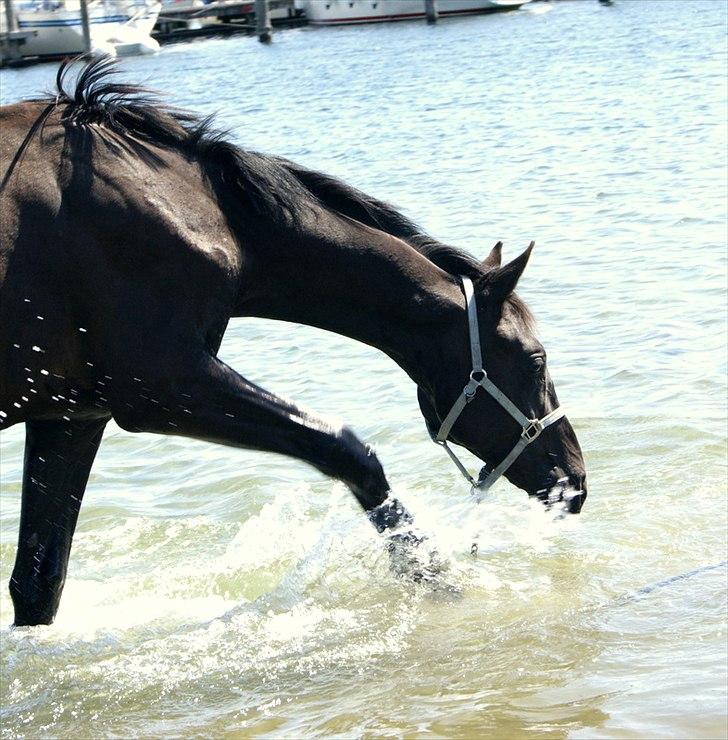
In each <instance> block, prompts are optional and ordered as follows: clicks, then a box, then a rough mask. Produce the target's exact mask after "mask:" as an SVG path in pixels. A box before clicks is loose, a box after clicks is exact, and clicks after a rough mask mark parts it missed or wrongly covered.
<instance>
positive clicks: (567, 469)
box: [418, 242, 586, 513]
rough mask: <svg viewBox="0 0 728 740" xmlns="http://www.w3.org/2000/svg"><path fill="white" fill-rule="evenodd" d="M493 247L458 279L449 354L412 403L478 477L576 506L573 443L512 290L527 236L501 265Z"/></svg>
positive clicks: (530, 323) (578, 482) (578, 476)
mask: <svg viewBox="0 0 728 740" xmlns="http://www.w3.org/2000/svg"><path fill="white" fill-rule="evenodd" d="M501 247H502V244H501V243H500V242H498V244H496V246H495V247H494V248H493V250H492V251H491V253H490V254H489V255H488V257H487V258H486V259H485V260H484V261H483V262H482V263H481V265H480V271H479V274H475V275H472V279H471V278H467V277H466V278H463V279H462V280H463V285H464V286H465V284H466V283H467V284H468V286H470V287H469V288H467V289H466V290H465V294H466V302H467V304H468V305H467V306H466V310H467V313H466V314H465V315H463V316H462V317H461V318H460V319H458V320H457V321H456V323H457V327H454V328H453V332H452V335H451V336H449V337H447V338H446V342H445V344H446V346H447V347H448V350H447V359H446V361H442V362H441V363H440V364H441V369H440V371H439V372H438V373H437V377H436V378H435V379H434V382H433V383H432V384H428V387H425V386H423V385H420V387H419V389H418V397H419V403H420V409H421V410H422V413H423V415H424V417H425V420H426V422H427V425H428V428H429V429H430V433H431V435H432V436H433V439H435V441H438V442H440V443H441V444H445V446H447V442H448V441H450V442H454V443H456V444H458V445H460V446H462V447H465V448H466V449H467V450H469V451H470V452H471V453H473V454H474V455H476V456H477V457H478V458H480V459H481V460H482V461H483V462H484V463H485V467H484V469H483V471H482V472H481V475H480V478H479V479H478V481H474V483H475V484H476V486H478V485H480V486H483V485H485V486H486V487H487V486H489V485H490V484H491V483H492V482H493V480H494V478H497V477H499V476H500V475H501V474H503V475H505V477H506V478H508V480H509V481H510V482H511V483H513V484H514V485H516V486H518V487H519V488H521V489H523V490H525V491H527V492H528V494H529V495H532V496H537V497H538V498H540V499H541V500H542V501H544V502H545V503H553V502H555V501H559V500H563V501H565V502H566V504H567V508H568V510H569V511H570V512H572V513H578V512H579V511H580V510H581V507H582V505H583V503H584V500H585V498H586V473H585V467H584V460H583V457H582V453H581V448H580V447H579V442H578V440H577V438H576V434H575V433H574V430H573V428H572V426H571V424H570V423H569V420H568V419H567V418H566V417H565V416H564V415H563V412H562V411H561V410H560V409H559V402H558V399H557V396H556V390H555V388H554V384H553V381H552V380H551V376H550V374H549V370H548V365H547V360H546V351H545V349H544V347H543V345H542V344H541V342H540V341H539V340H538V338H537V337H536V334H535V325H534V320H533V317H532V315H531V313H530V311H529V310H528V308H527V306H526V304H525V303H524V302H523V301H522V300H521V299H520V298H519V297H518V296H517V295H516V294H515V293H514V291H515V288H516V284H517V283H518V280H519V278H520V277H521V275H522V273H523V271H524V269H525V267H526V264H527V263H528V259H529V257H530V255H531V250H532V248H533V243H532V244H531V245H530V246H529V247H528V249H527V250H526V251H525V252H523V254H521V255H520V256H519V257H517V258H516V259H514V260H513V261H512V262H510V263H508V264H506V265H501ZM468 290H469V291H470V296H468ZM465 327H467V331H468V333H467V334H464V329H465ZM481 358H482V359H481ZM479 360H480V362H479ZM478 365H480V367H478ZM466 381H467V384H466V385H465V388H464V389H463V383H464V382H466ZM448 452H450V454H451V457H453V459H454V460H455V463H456V465H458V467H460V469H461V471H462V472H463V473H464V474H465V475H466V477H467V473H466V471H465V470H464V468H463V467H462V465H461V464H460V463H459V461H458V460H457V458H456V456H455V455H454V454H453V453H452V452H451V451H450V450H449V448H448ZM471 480H472V479H471Z"/></svg>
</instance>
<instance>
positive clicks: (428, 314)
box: [235, 213, 467, 387]
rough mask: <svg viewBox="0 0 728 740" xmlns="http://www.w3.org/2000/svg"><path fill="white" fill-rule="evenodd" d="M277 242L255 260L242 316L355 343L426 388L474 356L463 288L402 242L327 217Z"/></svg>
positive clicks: (243, 295)
mask: <svg viewBox="0 0 728 740" xmlns="http://www.w3.org/2000/svg"><path fill="white" fill-rule="evenodd" d="M275 241H276V242H277V244H276V246H275V247H271V246H270V244H267V245H266V246H265V247H264V248H263V249H261V250H256V249H253V251H254V253H255V254H254V257H253V259H250V260H246V262H247V263H248V264H249V265H252V267H251V271H250V273H249V274H248V275H246V274H244V275H243V278H242V289H241V292H240V299H239V305H238V310H237V311H236V314H235V315H241V316H242V315H245V316H259V317H263V318H272V319H278V320H283V321H291V322H296V323H300V324H307V325H309V326H314V327H318V328H321V329H327V330H329V331H332V332H335V333H337V334H341V335H344V336H347V337H351V338H352V339H356V340H358V341H360V342H364V343H365V344H369V345H371V346H373V347H376V348H377V349H379V350H381V351H383V352H385V353H386V354H387V355H389V356H390V357H391V358H392V359H393V360H394V361H395V362H397V364H398V365H400V367H402V368H403V369H404V371H405V372H406V373H407V374H408V375H409V376H410V377H411V378H412V380H414V381H415V382H416V383H417V384H418V385H422V386H424V387H427V386H428V385H429V384H430V383H431V382H433V379H434V375H436V374H437V373H438V372H439V371H440V370H441V368H442V363H443V361H447V358H448V357H451V355H452V353H453V352H464V351H467V347H466V346H465V344H464V343H465V342H466V341H467V337H466V332H465V327H466V325H467V322H466V321H465V318H464V316H465V308H464V306H465V301H464V298H463V295H462V292H461V289H460V287H459V285H458V283H457V281H456V280H455V279H454V278H453V277H452V276H451V275H449V274H447V273H446V272H444V271H443V270H441V269H440V268H439V267H437V266H436V265H434V264H433V263H432V262H430V260H428V259H427V258H426V257H425V256H423V255H422V254H420V253H419V252H418V251H417V250H415V249H414V248H413V247H411V246H410V245H409V244H407V243H406V242H404V241H402V240H401V239H398V238H397V237H394V236H391V235H390V234H387V233H385V232H382V231H379V230H377V229H372V228H369V227H367V226H364V225H363V224H360V223H359V222H357V221H354V220H351V219H348V218H346V217H341V216H338V215H334V214H330V213H327V214H325V216H322V215H321V214H319V216H318V217H317V218H316V219H315V222H314V223H313V224H312V225H311V227H310V228H303V229H301V230H297V231H296V232H295V233H291V234H286V235H285V236H284V237H283V238H279V239H276V240H275ZM461 344H462V345H463V346H462V347H461V346H460V345H461ZM450 362H451V359H450Z"/></svg>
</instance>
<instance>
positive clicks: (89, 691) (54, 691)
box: [0, 0, 728, 738]
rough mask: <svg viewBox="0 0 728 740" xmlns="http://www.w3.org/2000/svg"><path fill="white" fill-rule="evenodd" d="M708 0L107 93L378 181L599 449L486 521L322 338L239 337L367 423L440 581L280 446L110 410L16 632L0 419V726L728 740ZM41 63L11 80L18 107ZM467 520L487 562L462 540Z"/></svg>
mask: <svg viewBox="0 0 728 740" xmlns="http://www.w3.org/2000/svg"><path fill="white" fill-rule="evenodd" d="M727 22H728V17H727V10H726V5H725V3H723V2H720V1H715V2H713V1H712V0H706V1H702V0H691V1H689V2H679V1H675V2H672V1H670V0H659V1H655V2H650V1H649V0H640V1H638V2H627V1H624V0H623V1H621V2H620V1H618V2H617V3H616V4H615V5H614V6H612V7H602V6H600V5H598V4H597V3H596V2H594V3H592V2H562V3H549V4H544V3H538V4H536V3H534V4H531V5H530V6H528V7H527V8H524V9H522V10H521V11H518V12H514V13H507V14H501V15H493V16H481V17H475V18H468V19H453V20H449V21H447V22H443V23H440V24H438V25H436V26H427V25H426V24H425V23H424V22H413V23H402V24H392V25H382V26H376V27H374V26H368V27H346V28H332V29H323V30H314V29H297V30H290V31H285V32H281V33H278V34H277V35H276V38H275V42H274V44H272V45H271V46H264V45H262V44H259V43H258V42H257V41H256V40H255V39H254V38H244V37H236V38H230V39H225V40H206V41H201V42H196V43H192V44H184V45H174V46H170V47H164V48H163V49H162V50H161V52H160V53H159V54H158V55H155V56H151V57H138V58H130V59H128V60H125V61H124V62H123V65H122V68H123V75H124V77H125V78H126V79H129V80H131V81H135V82H142V83H145V84H147V85H149V86H151V87H154V88H158V89H160V90H162V91H164V92H165V93H166V94H167V95H168V97H169V99H170V101H172V102H174V103H175V104H178V105H181V106H186V107H189V108H191V109H193V110H196V111H198V112H200V113H201V114H203V115H207V114H209V113H214V112H219V124H220V126H222V127H226V128H228V129H229V130H230V131H231V132H232V136H233V137H234V138H235V140H236V141H238V142H239V143H240V144H241V145H243V146H245V147H248V148H253V149H260V150H265V151H268V152H273V153H276V154H280V155H284V156H287V157H289V158H291V159H294V160H297V161H299V162H301V163H304V164H306V165H309V166H311V167H315V168H317V169H321V170H323V171H327V172H330V173H332V174H336V175H338V176H340V177H342V178H343V179H345V180H347V181H348V182H351V183H352V184H354V185H356V186H358V187H360V188H361V189H363V190H365V191H367V192H370V193H372V194H374V195H376V196H378V197H382V198H385V199H389V200H391V201H392V202H394V203H395V204H397V205H398V206H399V207H401V208H402V210H403V211H404V212H405V213H407V214H408V215H410V216H412V217H413V218H414V219H415V220H417V221H418V222H419V223H421V224H422V225H423V226H424V227H425V228H426V229H427V230H428V231H430V232H431V233H433V234H434V235H436V236H438V237H440V238H442V239H443V240H444V241H447V242H449V243H453V244H456V245H459V246H462V247H464V248H466V249H468V250H470V251H472V252H473V253H475V254H477V255H480V256H482V255H484V254H486V253H487V251H488V250H489V248H490V247H491V246H492V244H493V243H494V242H495V241H496V240H498V239H503V240H504V241H505V244H506V254H507V255H508V256H513V255H515V254H517V253H518V252H520V251H521V250H522V249H523V248H524V247H525V246H526V245H527V244H528V241H529V240H530V239H535V240H536V241H537V247H536V251H535V253H534V257H533V259H532V263H531V264H530V265H529V268H528V270H527V271H526V273H525V275H524V278H523V280H522V283H521V287H520V291H521V295H522V296H523V297H524V298H525V299H526V300H527V301H528V302H529V304H530V305H531V307H532V308H533V310H534V312H535V313H536V316H537V318H538V319H539V326H540V335H541V337H542V339H543V342H544V344H545V346H546V348H547V350H548V352H549V363H550V366H551V372H552V374H553V376H554V379H555V382H556V386H557V388H558V390H559V395H560V400H561V401H562V403H564V405H566V406H567V407H568V411H569V417H570V418H571V419H572V422H573V423H574V426H575V428H576V430H577V433H578V434H579V437H580V440H581V442H582V444H583V446H584V453H585V459H586V463H587V468H588V472H589V498H588V500H587V502H586V505H585V508H584V511H583V513H582V514H581V515H580V516H579V517H570V518H568V519H564V520H554V516H553V514H549V513H547V512H545V511H544V510H543V509H541V508H540V507H539V506H538V505H531V504H529V502H528V501H526V500H525V495H524V494H523V493H522V492H520V491H517V490H515V489H513V488H512V487H511V486H509V485H508V484H507V483H505V482H504V483H502V484H500V485H499V486H498V487H497V489H496V490H495V491H494V492H493V494H492V496H491V497H490V498H489V499H488V500H487V501H485V502H483V503H482V504H480V505H479V506H475V505H474V504H473V503H472V502H470V501H469V499H468V495H467V490H466V489H465V487H464V485H463V483H462V481H461V479H460V478H459V476H458V474H457V471H456V470H455V469H454V468H453V467H452V466H451V465H450V463H449V461H448V460H447V458H446V457H445V456H444V455H441V451H440V450H438V449H437V448H435V447H434V446H433V445H431V444H430V443H429V441H428V438H427V433H426V431H425V428H424V424H423V422H422V420H421V417H420V416H419V412H418V410H417V404H416V399H415V389H414V387H413V386H412V385H411V383H410V382H409V381H408V379H407V378H406V377H405V376H404V375H403V373H401V372H400V371H399V370H398V369H397V368H396V367H395V366H394V365H393V364H392V363H391V362H390V361H389V360H387V358H385V357H383V356H381V355H379V354H378V353H376V352H375V351H373V350H371V349H369V348H367V347H365V346H362V345H359V344H356V343H353V342H351V341H348V340H346V339H343V338H341V337H338V336H334V335H331V334H326V333H323V332H319V331H315V330H312V329H308V328H305V327H300V326H295V325H283V324H276V323H273V322H266V321H262V320H245V321H233V322H232V323H231V326H230V328H229V330H228V333H227V335H226V338H225V341H224V344H223V348H222V351H221V355H222V357H223V359H225V360H226V361H227V362H229V363H230V364H231V365H232V366H233V367H235V368H236V369H238V370H240V371H241V372H243V373H244V374H245V375H246V376H247V377H249V378H250V379H251V380H254V381H256V382H259V383H260V384H262V385H263V386H264V387H267V388H269V389H271V390H273V391H276V392H278V393H280V394H282V395H286V396H290V397H291V398H294V399H296V400H298V401H300V402H302V403H304V404H305V405H307V406H310V407H311V408H314V409H316V410H317V411H319V412H322V413H326V414H329V415H332V416H338V417H341V418H343V419H345V420H346V421H347V422H348V423H351V424H352V425H353V426H354V428H355V429H356V430H357V432H358V433H359V434H360V435H361V436H362V437H363V438H365V439H366V440H368V441H370V442H372V443H373V444H374V445H375V447H376V449H377V452H378V454H379V456H380V458H381V459H382V461H383V464H384V466H385V469H386V470H387V472H388V475H389V478H390V480H391V482H392V483H393V486H394V489H395V492H396V494H397V495H398V496H399V497H400V498H402V499H403V500H404V501H405V502H406V504H407V505H408V507H410V508H411V509H412V510H414V511H415V513H416V514H417V517H418V521H419V523H420V525H421V526H422V527H423V528H424V529H426V530H428V531H431V532H432V533H433V536H434V538H435V539H436V541H437V543H438V546H439V547H440V550H441V552H442V553H443V554H444V555H445V556H447V557H448V559H449V562H450V571H449V573H447V574H446V575H444V576H443V579H442V581H441V582H440V583H439V584H438V586H439V588H438V589H437V590H435V589H433V588H432V587H427V586H421V585H420V586H416V585H413V584H409V583H406V582H403V581H401V580H398V579H397V578H396V577H395V576H394V575H393V574H392V573H391V572H390V570H389V567H388V560H387V556H386V553H384V552H383V548H382V545H381V541H380V540H379V538H378V537H377V535H376V534H375V533H374V531H373V530H372V528H371V526H370V525H369V524H368V523H367V522H366V521H365V520H364V518H363V517H362V515H361V512H360V511H359V510H358V509H357V505H356V503H355V501H354V500H353V497H352V496H351V495H350V494H349V493H348V492H347V491H346V489H345V488H344V487H343V486H342V485H340V484H336V483H332V482H331V481H329V480H327V479H324V478H323V477H321V476H319V475H318V474H317V473H316V472H314V471H313V470H311V469H309V468H306V467H305V466H302V465H300V464H297V463H295V462H293V461H291V460H288V459H285V458H280V457H275V456H272V455H264V454H261V453H253V452H239V451H233V450H230V449H227V448H223V447H215V446H211V445H205V444H202V443H197V442H192V441H189V440H184V439H179V438H172V437H170V438H162V437H156V436H151V435H140V436H132V435H128V434H125V433H123V432H121V431H120V430H118V429H116V428H112V429H110V431H109V432H108V433H107V435H106V438H105V441H104V443H103V444H102V447H101V450H100V453H99V457H98V461H97V464H96V466H95V468H94V470H93V472H92V477H91V482H90V485H89V489H88V491H87V494H86V500H85V502H84V505H83V508H82V510H81V517H80V522H79V528H78V532H77V535H76V539H75V543H74V549H73V552H72V555H71V563H70V568H69V577H68V582H67V585H66V591H65V594H64V599H63V602H62V605H61V609H60V612H59V616H58V620H57V622H56V624H55V625H53V626H52V627H49V628H45V627H44V628H31V629H20V630H11V629H10V628H9V627H8V625H9V624H10V622H11V620H12V610H11V604H10V599H9V595H8V592H7V587H6V586H7V581H8V578H9V575H10V571H11V568H12V562H13V558H14V554H15V541H16V536H17V528H18V516H19V506H20V481H21V467H22V449H23V430H22V429H21V428H14V429H12V430H10V431H7V432H3V434H2V437H1V438H0V485H1V487H2V495H1V497H0V584H2V587H1V588H0V624H1V625H2V627H1V628H0V643H1V648H2V649H1V650H0V676H1V677H2V680H1V681H0V706H1V707H2V708H1V709H0V720H1V728H0V735H1V736H2V737H5V738H15V737H37V736H39V735H40V736H53V737H69V736H71V737H90V736H93V737H97V736H107V737H108V736H113V735H117V736H123V737H128V736H185V737H194V736H206V737H208V736H212V737H244V736H249V735H256V736H265V735H270V736H273V737H281V736H286V737H291V736H295V737H312V736H317V737H320V736H331V737H363V736H378V737H381V736H391V737H397V736H405V735H406V736H422V737H427V736H433V737H469V738H472V737H498V738H501V737H526V738H529V737H534V738H535V737H551V738H562V737H573V738H593V737H599V738H605V737H646V736H647V737H666V738H667V737H691V738H693V737H704V738H709V737H710V738H713V737H722V736H725V734H726V730H727V727H726V717H725V707H726V698H727V691H726V659H727V655H726V611H725V609H726V607H725V604H726V571H725V567H722V568H716V569H713V570H703V571H700V572H699V573H698V574H696V575H695V576H694V577H691V578H687V579H684V580H680V581H675V582H672V583H671V584H670V585H666V586H665V587H661V588H657V589H655V590H653V591H651V592H649V593H644V594H641V595H638V597H637V598H634V599H625V598H624V597H625V596H626V595H630V594H634V593H635V592H636V591H637V590H638V589H640V588H642V587H644V586H645V585H648V584H651V583H654V582H658V581H661V580H662V579H666V578H669V577H671V576H673V575H676V574H679V573H683V572H685V571H690V570H693V569H696V568H701V567H703V566H706V565H713V564H716V563H721V562H723V561H725V559H726V557H727V554H726V526H727V525H728V522H727V521H726V416H725V412H726V408H725V399H726V390H727V388H726V370H727V364H728V363H727V359H728V358H727V357H726V344H725V337H726V329H727V323H726V296H725V290H726V275H727V273H726V270H727V267H726V216H727V214H726V202H727V200H726V199H727V197H728V193H727V192H726V166H727V162H726V123H727V121H726V35H725V30H726V23H727ZM55 71H56V65H53V64H44V65H39V66H36V67H32V68H28V69H20V70H3V71H2V72H0V97H1V99H2V102H3V103H10V102H13V101H16V100H18V99H20V98H24V97H32V96H35V95H37V94H38V93H39V92H41V91H43V90H48V89H50V88H51V87H52V82H53V77H54V75H55ZM480 526H483V527H484V528H485V531H486V533H487V534H486V536H485V537H484V538H483V539H482V540H481V547H480V554H479V557H478V558H477V559H473V558H471V557H470V556H469V546H470V535H471V532H472V531H473V530H474V529H476V528H478V527H480Z"/></svg>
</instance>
